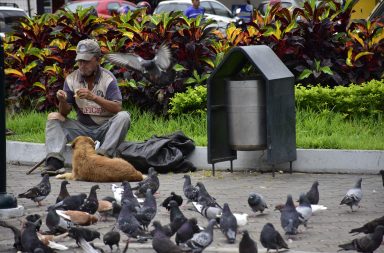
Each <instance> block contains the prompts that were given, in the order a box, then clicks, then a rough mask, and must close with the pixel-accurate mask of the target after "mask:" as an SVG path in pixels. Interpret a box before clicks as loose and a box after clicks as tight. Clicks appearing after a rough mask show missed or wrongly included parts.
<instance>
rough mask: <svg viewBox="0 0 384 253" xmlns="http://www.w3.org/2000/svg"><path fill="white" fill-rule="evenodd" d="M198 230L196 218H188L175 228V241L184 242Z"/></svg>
mask: <svg viewBox="0 0 384 253" xmlns="http://www.w3.org/2000/svg"><path fill="white" fill-rule="evenodd" d="M199 232H200V228H199V226H198V225H197V220H196V218H190V219H188V220H187V221H186V222H184V224H183V225H181V227H180V228H179V229H178V230H177V232H176V237H175V242H176V244H177V245H179V244H180V243H185V242H186V241H188V240H189V239H191V238H192V236H193V235H194V234H196V233H199Z"/></svg>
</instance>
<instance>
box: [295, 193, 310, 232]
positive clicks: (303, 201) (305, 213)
mask: <svg viewBox="0 0 384 253" xmlns="http://www.w3.org/2000/svg"><path fill="white" fill-rule="evenodd" d="M296 211H298V212H299V213H300V214H301V217H302V218H301V217H300V218H299V219H300V220H301V223H303V225H304V227H307V222H308V220H309V218H311V216H312V207H311V204H310V203H309V200H308V198H307V195H306V194H304V193H302V194H301V195H300V198H299V206H297V207H296Z"/></svg>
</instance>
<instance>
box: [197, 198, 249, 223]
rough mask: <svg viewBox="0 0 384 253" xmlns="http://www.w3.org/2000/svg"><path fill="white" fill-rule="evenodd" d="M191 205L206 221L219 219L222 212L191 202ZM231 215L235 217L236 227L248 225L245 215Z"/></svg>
mask: <svg viewBox="0 0 384 253" xmlns="http://www.w3.org/2000/svg"><path fill="white" fill-rule="evenodd" d="M192 204H193V206H194V207H195V209H196V211H197V212H198V213H200V214H201V215H203V216H204V217H205V218H207V219H208V220H211V219H220V216H221V213H222V211H223V209H221V208H219V207H212V206H207V207H204V206H203V205H200V204H199V203H197V202H194V201H192ZM233 215H234V216H235V217H236V220H237V225H238V226H245V225H246V224H247V223H248V214H247V213H233Z"/></svg>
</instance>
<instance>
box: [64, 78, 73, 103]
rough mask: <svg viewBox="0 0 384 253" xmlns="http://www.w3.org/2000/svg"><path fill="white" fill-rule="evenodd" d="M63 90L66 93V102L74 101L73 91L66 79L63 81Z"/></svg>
mask: <svg viewBox="0 0 384 253" xmlns="http://www.w3.org/2000/svg"><path fill="white" fill-rule="evenodd" d="M63 90H64V91H65V92H66V93H67V103H68V104H71V105H73V104H74V103H75V102H76V101H75V98H74V97H73V96H74V95H75V93H74V92H73V90H71V89H70V88H69V86H68V83H67V80H65V81H64V87H63Z"/></svg>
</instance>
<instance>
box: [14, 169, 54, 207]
mask: <svg viewBox="0 0 384 253" xmlns="http://www.w3.org/2000/svg"><path fill="white" fill-rule="evenodd" d="M50 192H51V183H50V182H49V175H47V174H46V175H44V177H43V179H42V180H41V182H40V183H39V184H37V185H36V186H34V187H32V188H30V189H28V190H27V191H26V192H24V193H20V194H19V196H18V197H19V198H27V199H31V200H32V201H33V202H37V204H38V205H39V206H41V201H42V200H43V199H45V198H46V197H47V196H48V195H49V193H50Z"/></svg>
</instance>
